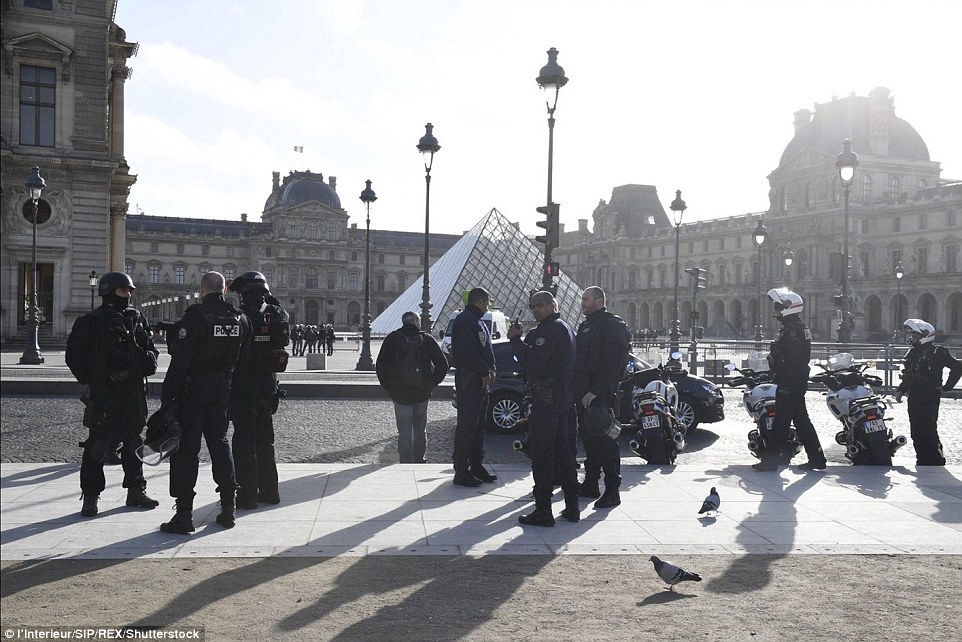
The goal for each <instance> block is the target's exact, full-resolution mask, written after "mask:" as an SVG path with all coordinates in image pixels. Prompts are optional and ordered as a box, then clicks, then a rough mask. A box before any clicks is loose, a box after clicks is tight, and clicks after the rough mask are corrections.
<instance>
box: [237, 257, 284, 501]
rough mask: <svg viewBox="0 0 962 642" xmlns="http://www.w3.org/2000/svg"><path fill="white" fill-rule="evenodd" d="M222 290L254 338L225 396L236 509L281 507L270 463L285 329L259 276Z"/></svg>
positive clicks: (239, 280) (278, 308) (248, 274)
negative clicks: (236, 298) (237, 302)
mask: <svg viewBox="0 0 962 642" xmlns="http://www.w3.org/2000/svg"><path fill="white" fill-rule="evenodd" d="M228 290H230V291H231V292H237V293H238V294H239V295H240V297H241V310H243V311H244V314H245V315H246V316H247V318H248V320H249V321H250V324H251V329H252V330H253V332H254V336H253V340H252V341H251V348H250V359H249V360H248V361H247V363H246V364H238V366H237V368H236V369H235V370H234V379H233V382H232V384H231V395H230V396H231V402H230V416H231V420H232V421H233V422H234V438H233V442H232V446H233V453H234V472H235V474H236V475H237V483H238V484H239V485H240V488H239V489H238V491H237V507H238V508H245V509H252V508H257V502H261V503H264V504H278V503H280V501H281V498H280V493H279V492H278V488H277V463H276V462H275V461H274V413H275V412H276V411H277V405H278V401H279V394H280V393H279V391H278V388H277V373H278V372H283V371H284V370H286V369H287V361H288V358H289V356H290V355H289V354H288V353H287V351H286V350H285V349H284V348H286V347H287V345H288V344H289V343H290V324H289V323H288V318H289V317H288V315H287V312H286V311H285V310H284V308H282V307H281V305H280V301H278V300H277V299H276V298H274V296H273V295H271V293H270V287H269V285H268V283H267V279H266V278H265V277H264V275H263V274H261V273H260V272H245V273H244V274H241V275H240V276H239V277H237V278H236V279H234V281H233V282H232V283H231V284H230V287H229V288H228Z"/></svg>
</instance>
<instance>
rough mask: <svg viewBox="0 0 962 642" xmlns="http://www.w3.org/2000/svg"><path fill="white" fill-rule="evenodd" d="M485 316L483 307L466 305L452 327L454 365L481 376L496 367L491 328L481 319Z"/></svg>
mask: <svg viewBox="0 0 962 642" xmlns="http://www.w3.org/2000/svg"><path fill="white" fill-rule="evenodd" d="M483 316H484V312H483V311H482V310H481V308H479V307H477V306H475V305H468V306H465V308H464V311H463V312H461V313H460V314H459V315H458V316H456V317H454V324H453V327H452V329H451V356H452V357H453V358H454V367H455V368H457V369H458V370H463V371H467V372H471V373H473V374H475V375H476V376H478V377H481V378H483V377H486V376H488V372H489V371H491V370H494V369H495V368H494V348H492V347H491V330H490V329H489V328H488V326H486V325H485V324H484V322H483V321H482V320H481V317H483Z"/></svg>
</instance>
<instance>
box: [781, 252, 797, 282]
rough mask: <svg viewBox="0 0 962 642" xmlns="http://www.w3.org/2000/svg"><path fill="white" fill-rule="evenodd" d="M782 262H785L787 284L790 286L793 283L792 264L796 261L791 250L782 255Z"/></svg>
mask: <svg viewBox="0 0 962 642" xmlns="http://www.w3.org/2000/svg"><path fill="white" fill-rule="evenodd" d="M782 260H783V261H785V270H786V273H785V284H786V285H788V284H789V283H791V281H792V263H793V262H794V261H795V253H794V252H792V249H791V248H789V249H787V250H785V253H784V254H782Z"/></svg>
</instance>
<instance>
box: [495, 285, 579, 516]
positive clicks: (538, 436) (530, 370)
mask: <svg viewBox="0 0 962 642" xmlns="http://www.w3.org/2000/svg"><path fill="white" fill-rule="evenodd" d="M528 307H529V308H530V309H531V312H532V313H533V314H534V318H535V320H536V321H537V322H538V327H536V328H534V329H533V330H531V331H530V332H529V333H528V334H527V336H525V338H524V341H522V340H521V326H520V325H519V324H515V325H512V326H511V327H510V328H508V338H509V339H511V347H512V348H513V349H514V354H515V356H516V357H517V358H518V363H519V364H521V365H522V366H523V367H524V369H525V373H526V377H527V382H528V391H529V392H530V393H531V414H530V416H529V417H528V449H529V450H528V453H529V454H530V455H531V472H532V475H533V476H534V505H535V509H534V511H533V512H531V513H529V514H527V515H519V516H518V521H519V522H521V523H522V524H526V525H530V526H554V516H553V515H552V513H551V495H552V494H553V492H554V481H555V476H556V475H557V476H558V481H559V482H560V483H561V488H562V490H563V491H564V495H565V508H564V510H563V511H562V512H561V516H562V517H564V518H565V519H567V520H568V521H570V522H577V521H580V519H581V507H580V506H579V505H578V473H577V472H576V469H575V459H574V453H572V452H571V443H570V439H569V423H568V415H569V413H570V410H571V407H572V404H573V403H574V401H573V399H572V396H571V371H572V366H573V365H574V358H575V336H574V332H573V331H572V330H571V326H569V325H568V324H567V323H565V322H564V320H562V318H561V316H560V315H559V314H558V302H557V301H555V298H554V296H552V294H551V293H550V292H544V291H542V292H535V293H534V294H532V295H531V299H530V302H529V305H528Z"/></svg>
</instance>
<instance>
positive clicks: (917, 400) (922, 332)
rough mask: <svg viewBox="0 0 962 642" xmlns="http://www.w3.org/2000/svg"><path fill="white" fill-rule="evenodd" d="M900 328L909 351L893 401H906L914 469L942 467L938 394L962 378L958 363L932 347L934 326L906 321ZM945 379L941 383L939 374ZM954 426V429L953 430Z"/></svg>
mask: <svg viewBox="0 0 962 642" xmlns="http://www.w3.org/2000/svg"><path fill="white" fill-rule="evenodd" d="M902 328H903V329H904V330H905V331H906V332H907V333H908V339H909V343H910V344H911V345H912V347H911V349H909V351H908V352H907V353H906V355H905V359H904V364H905V365H904V367H903V369H902V383H901V384H899V387H898V390H897V391H896V393H895V400H896V401H902V397H903V396H904V395H908V397H909V425H910V426H911V431H912V445H913V446H914V447H915V456H916V461H915V463H916V465H918V466H944V465H945V453H944V452H943V451H942V442H941V441H940V440H939V405H940V402H941V399H942V393H943V392H945V391H946V390H951V389H952V388H953V387H955V384H957V383H958V382H959V379H960V378H962V363H960V362H959V360H958V359H956V358H955V357H953V356H952V355H951V354H949V351H948V350H946V348H945V346H940V345H936V344H935V343H934V341H935V326H933V325H932V324H931V323H928V322H927V321H923V320H922V319H907V320H906V321H905V323H904V324H903V325H902ZM946 369H948V371H949V378H948V379H946V380H945V383H942V373H943V371H945V370H946ZM957 427H958V426H956V428H957Z"/></svg>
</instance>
